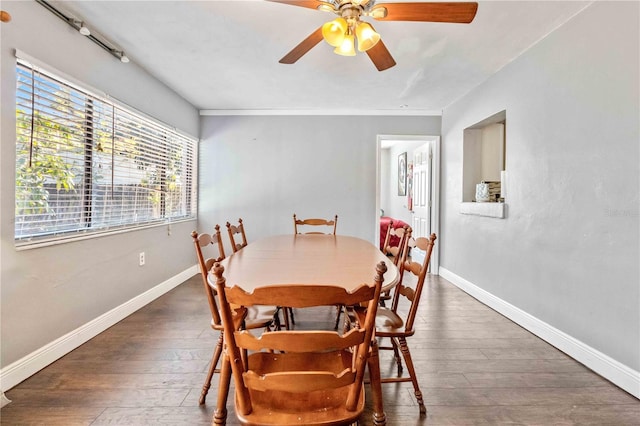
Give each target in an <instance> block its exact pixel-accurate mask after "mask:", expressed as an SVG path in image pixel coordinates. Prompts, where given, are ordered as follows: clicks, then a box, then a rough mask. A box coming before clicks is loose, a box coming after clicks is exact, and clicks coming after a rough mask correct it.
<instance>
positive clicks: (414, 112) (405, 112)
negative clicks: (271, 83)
mask: <svg viewBox="0 0 640 426" xmlns="http://www.w3.org/2000/svg"><path fill="white" fill-rule="evenodd" d="M200 115H201V116H207V115H340V116H356V115H361V116H373V115H375V116H381V115H384V116H422V117H430V116H437V117H441V116H442V110H440V111H437V110H422V109H371V110H363V109H343V110H339V109H201V110H200Z"/></svg>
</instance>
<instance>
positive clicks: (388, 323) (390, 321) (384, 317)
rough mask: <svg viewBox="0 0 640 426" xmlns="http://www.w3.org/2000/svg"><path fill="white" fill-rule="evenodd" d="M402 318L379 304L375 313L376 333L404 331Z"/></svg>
mask: <svg viewBox="0 0 640 426" xmlns="http://www.w3.org/2000/svg"><path fill="white" fill-rule="evenodd" d="M403 327H404V320H403V319H402V318H401V317H400V316H399V315H398V314H396V313H395V312H393V311H392V310H391V309H389V308H386V307H382V306H380V307H379V308H378V312H377V314H376V334H379V332H381V331H382V332H387V333H395V332H404V328H403Z"/></svg>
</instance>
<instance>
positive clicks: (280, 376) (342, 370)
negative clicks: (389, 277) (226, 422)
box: [213, 262, 387, 418]
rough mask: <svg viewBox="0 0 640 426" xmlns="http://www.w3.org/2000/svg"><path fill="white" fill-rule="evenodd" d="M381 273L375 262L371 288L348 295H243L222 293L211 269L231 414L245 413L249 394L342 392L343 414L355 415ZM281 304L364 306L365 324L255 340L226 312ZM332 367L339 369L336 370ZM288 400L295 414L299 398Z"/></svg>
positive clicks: (326, 289) (308, 291) (272, 289)
mask: <svg viewBox="0 0 640 426" xmlns="http://www.w3.org/2000/svg"><path fill="white" fill-rule="evenodd" d="M386 269H387V268H386V266H385V264H384V262H380V263H379V264H378V265H376V274H375V277H374V280H373V281H374V282H373V284H371V285H366V284H363V285H362V286H360V287H358V288H357V289H356V290H354V291H352V292H350V293H349V292H347V291H346V290H345V289H344V288H342V287H339V286H332V285H308V284H307V285H302V284H299V285H296V284H286V285H269V286H264V287H259V288H256V289H254V290H253V291H252V292H251V293H247V292H245V291H244V290H243V289H242V288H240V287H238V286H234V287H231V288H228V287H225V278H224V276H223V272H224V268H223V266H222V265H220V264H219V263H216V264H215V265H214V267H213V273H214V275H215V276H216V285H217V289H218V294H219V295H220V308H221V313H222V322H223V325H224V331H225V335H224V337H225V342H226V344H227V353H228V356H229V359H230V360H231V367H232V371H233V377H234V381H235V385H236V409H237V410H239V411H240V413H241V414H248V413H250V412H251V411H252V399H251V398H252V394H254V393H255V392H254V391H259V392H257V393H258V394H261V395H265V392H263V391H267V392H270V393H271V394H278V393H282V392H286V393H294V394H304V393H306V394H310V393H312V392H316V391H320V392H323V391H327V392H330V391H331V390H333V389H343V390H345V391H347V392H348V397H347V398H345V400H344V401H341V402H340V404H346V409H347V410H350V411H354V410H355V409H356V405H357V403H358V400H359V398H360V392H362V388H363V386H362V384H363V376H364V369H365V366H366V361H367V359H368V354H369V347H370V343H371V340H372V339H373V331H374V327H375V315H376V310H377V306H378V301H379V297H380V290H381V288H382V282H383V275H384V273H385V272H386ZM282 304H286V305H287V306H290V307H293V308H307V307H313V306H332V305H338V304H341V305H347V306H363V305H364V304H366V312H365V313H363V314H362V315H363V316H364V320H362V321H361V322H360V323H358V324H357V325H355V326H354V328H352V329H351V330H349V331H348V332H346V333H339V332H337V331H333V330H331V331H329V330H276V331H269V332H264V333H262V335H260V336H256V335H254V334H251V333H249V332H247V331H242V330H240V328H241V324H242V320H243V315H236V316H235V317H234V315H233V314H232V312H233V311H232V309H231V307H230V305H233V306H234V307H236V306H239V307H240V308H239V309H237V310H236V312H242V311H243V310H244V312H246V311H247V309H248V308H249V307H251V306H254V305H282ZM363 309H364V308H363ZM245 315H246V314H245ZM245 351H249V352H250V353H251V355H249V362H246V361H245V362H243V361H241V359H242V358H241V354H242V353H246V352H245ZM234 360H237V361H235V362H234ZM336 363H337V364H338V365H339V367H338V368H335V364H336ZM276 364H277V365H276ZM330 365H331V366H333V368H332V367H330ZM254 369H255V370H254ZM347 387H348V388H347ZM280 399H281V400H282V399H283V398H282V397H280ZM290 399H291V400H292V401H291V402H290V403H291V404H293V403H295V404H297V405H298V407H297V409H300V401H301V400H303V397H300V398H290ZM284 403H285V404H286V403H287V402H286V401H285V402H284ZM343 406H344V405H343ZM274 418H275V417H274Z"/></svg>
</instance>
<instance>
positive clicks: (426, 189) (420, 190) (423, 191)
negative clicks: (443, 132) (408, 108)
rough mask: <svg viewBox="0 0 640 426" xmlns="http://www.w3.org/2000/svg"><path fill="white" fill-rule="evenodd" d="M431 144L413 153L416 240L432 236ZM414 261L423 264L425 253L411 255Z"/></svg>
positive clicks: (413, 225) (413, 201)
mask: <svg viewBox="0 0 640 426" xmlns="http://www.w3.org/2000/svg"><path fill="white" fill-rule="evenodd" d="M431 145H432V144H431V142H427V143H425V144H424V145H422V146H420V147H419V148H418V149H416V150H415V151H414V153H413V188H412V203H413V209H412V219H411V222H412V223H411V227H412V228H413V233H412V234H411V235H412V236H413V237H414V238H417V237H428V236H429V235H431V232H432V231H431V205H432V203H431V162H432V158H433V155H432V150H431ZM411 258H412V260H414V261H416V262H422V260H423V259H424V253H420V252H419V251H418V250H416V252H415V253H414V252H413V250H412V253H411Z"/></svg>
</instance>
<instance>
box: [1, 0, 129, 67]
mask: <svg viewBox="0 0 640 426" xmlns="http://www.w3.org/2000/svg"><path fill="white" fill-rule="evenodd" d="M36 2H37V3H39V4H40V5H41V6H43V7H44V8H45V9H47V10H48V11H49V12H51V13H53V14H54V15H56V16H57V17H58V18H60V19H62V20H63V21H65V22H66V23H67V24H69V25H71V26H72V27H73V28H75V29H76V30H77V31H78V32H79V33H80V34H82V35H83V36H85V37H87V38H88V39H89V40H91V41H92V42H94V43H95V44H97V45H98V46H100V47H101V48H103V49H104V50H106V51H107V52H109V53H111V54H112V55H113V56H115V57H116V58H118V59H119V60H120V61H121V62H123V63H125V64H126V63H127V62H129V58H128V57H127V55H125V54H124V52H123V51H122V50H120V49H119V48H118V47H117V46H114V45H113V43H110V42H109V41H107V40H105V38H104V37H102V36H97V35H95V34H91V31H90V30H89V28H88V27H87V26H86V25H85V23H84V22H83V21H80V20H78V19H76V18H75V17H73V16H68V15H66V14H65V13H64V12H62V11H61V10H58V9H56V8H55V7H54V6H53V5H51V4H50V3H49V2H48V1H45V0H36ZM3 13H4V11H3Z"/></svg>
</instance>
